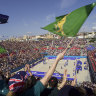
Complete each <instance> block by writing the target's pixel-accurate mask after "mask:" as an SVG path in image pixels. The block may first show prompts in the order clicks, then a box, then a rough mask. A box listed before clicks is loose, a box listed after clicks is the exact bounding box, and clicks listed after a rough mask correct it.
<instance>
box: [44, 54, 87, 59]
mask: <svg viewBox="0 0 96 96" xmlns="http://www.w3.org/2000/svg"><path fill="white" fill-rule="evenodd" d="M45 57H47V58H48V59H56V57H57V56H50V55H48V56H45ZM80 58H87V56H64V58H63V59H66V60H68V59H71V60H75V59H80Z"/></svg>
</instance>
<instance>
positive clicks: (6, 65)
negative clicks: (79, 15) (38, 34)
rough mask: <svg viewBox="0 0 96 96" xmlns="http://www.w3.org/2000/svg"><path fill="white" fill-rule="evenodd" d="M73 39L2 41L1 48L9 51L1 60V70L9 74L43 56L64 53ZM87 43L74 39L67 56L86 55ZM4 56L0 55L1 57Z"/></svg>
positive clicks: (83, 40)
mask: <svg viewBox="0 0 96 96" xmlns="http://www.w3.org/2000/svg"><path fill="white" fill-rule="evenodd" d="M70 40H71V39H68V38H65V39H60V40H57V39H55V40H40V41H22V42H18V41H2V42H0V46H2V47H3V48H5V49H6V50H7V55H4V54H3V55H4V56H3V57H1V58H0V70H2V72H4V73H6V72H7V73H8V71H9V70H12V69H15V68H17V67H18V66H21V65H24V64H26V63H28V62H31V61H33V60H36V59H37V58H40V57H43V54H40V53H42V52H43V53H44V52H46V53H48V55H57V54H58V53H60V52H62V51H63V50H64V49H65V48H66V46H67V44H68V43H69V42H70ZM86 43H87V41H86V40H85V39H74V41H73V42H72V44H71V45H70V46H69V48H68V50H67V51H66V53H65V55H68V56H69V55H72V56H73V55H78V56H81V55H84V56H85V55H86V54H87V51H86V48H85V47H86ZM1 55H2V54H1V53H0V56H1Z"/></svg>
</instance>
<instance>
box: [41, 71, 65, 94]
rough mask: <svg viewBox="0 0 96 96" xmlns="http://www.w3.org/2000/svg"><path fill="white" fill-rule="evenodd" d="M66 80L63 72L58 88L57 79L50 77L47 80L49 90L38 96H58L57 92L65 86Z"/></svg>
mask: <svg viewBox="0 0 96 96" xmlns="http://www.w3.org/2000/svg"><path fill="white" fill-rule="evenodd" d="M66 79H67V70H64V75H63V80H62V83H61V84H60V85H59V87H58V79H57V78H56V77H51V79H50V80H49V88H46V89H45V90H44V91H43V92H42V93H41V95H40V96H58V91H59V90H60V89H61V88H62V87H63V86H64V85H65V83H66Z"/></svg>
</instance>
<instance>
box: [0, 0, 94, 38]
mask: <svg viewBox="0 0 96 96" xmlns="http://www.w3.org/2000/svg"><path fill="white" fill-rule="evenodd" d="M93 2H96V0H0V14H5V15H8V16H9V20H8V23H7V24H0V39H1V38H2V36H3V38H7V37H8V38H9V37H12V36H14V37H18V36H23V35H30V36H32V35H41V34H46V33H47V32H48V31H46V30H43V29H41V28H40V27H44V26H46V25H48V24H49V23H51V22H53V21H55V17H57V16H60V15H64V14H67V13H69V12H71V11H73V10H75V9H77V8H79V7H82V6H85V5H87V4H90V3H93ZM92 28H96V7H95V8H94V9H93V11H92V12H91V14H90V15H89V17H88V18H87V20H86V22H85V23H84V24H83V26H82V28H81V29H80V32H82V31H88V32H89V31H92Z"/></svg>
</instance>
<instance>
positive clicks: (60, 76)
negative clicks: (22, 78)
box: [27, 71, 74, 80]
mask: <svg viewBox="0 0 96 96" xmlns="http://www.w3.org/2000/svg"><path fill="white" fill-rule="evenodd" d="M31 72H32V74H33V75H35V76H38V77H44V76H45V74H46V72H39V71H31ZM27 73H28V72H27ZM28 74H29V73H28ZM52 76H54V77H56V78H57V79H62V77H63V74H60V73H53V75H52ZM67 80H74V79H73V78H70V74H67Z"/></svg>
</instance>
